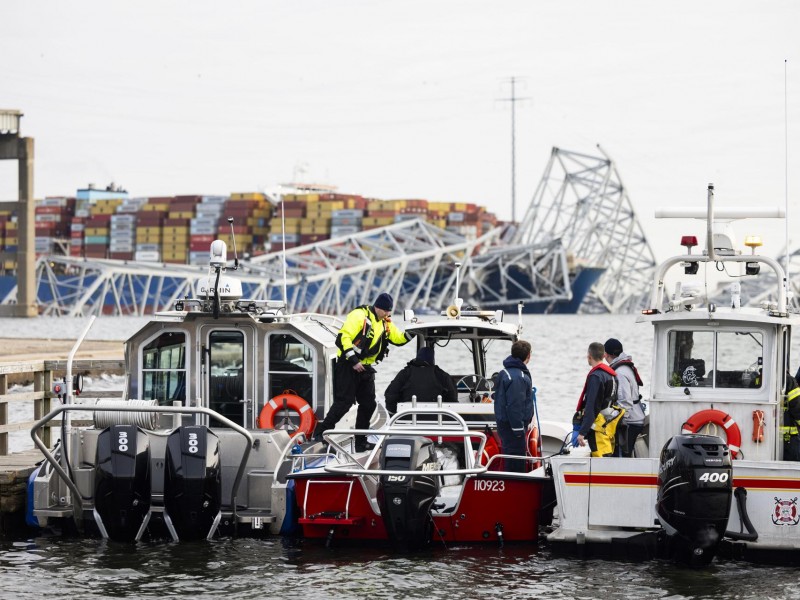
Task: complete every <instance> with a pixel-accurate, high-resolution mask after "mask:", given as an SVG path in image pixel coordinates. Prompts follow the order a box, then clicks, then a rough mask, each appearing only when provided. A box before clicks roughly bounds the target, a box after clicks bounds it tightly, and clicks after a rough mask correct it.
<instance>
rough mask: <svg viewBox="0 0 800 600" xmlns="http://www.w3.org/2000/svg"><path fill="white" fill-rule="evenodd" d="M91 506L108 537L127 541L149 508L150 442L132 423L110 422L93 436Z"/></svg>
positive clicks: (138, 526)
mask: <svg viewBox="0 0 800 600" xmlns="http://www.w3.org/2000/svg"><path fill="white" fill-rule="evenodd" d="M95 465H96V466H95V470H94V499H95V500H94V505H95V510H96V511H97V515H99V517H100V521H101V522H102V527H103V528H105V530H106V533H107V534H108V537H109V538H110V539H112V540H115V541H119V542H131V541H133V540H135V539H136V534H137V533H138V531H139V529H140V528H141V526H142V522H143V521H144V518H145V516H147V513H148V511H149V510H150V443H149V440H148V438H147V434H146V433H145V432H144V431H142V430H141V429H139V428H138V427H136V426H135V425H113V426H111V427H108V428H106V429H104V430H103V431H101V432H100V435H98V436H97V454H96V461H95Z"/></svg>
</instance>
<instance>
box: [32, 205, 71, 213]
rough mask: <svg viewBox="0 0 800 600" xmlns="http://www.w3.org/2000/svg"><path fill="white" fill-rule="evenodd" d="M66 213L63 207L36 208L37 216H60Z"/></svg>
mask: <svg viewBox="0 0 800 600" xmlns="http://www.w3.org/2000/svg"><path fill="white" fill-rule="evenodd" d="M66 212H68V211H67V210H66V207H65V206H37V207H36V214H37V215H60V214H62V213H66Z"/></svg>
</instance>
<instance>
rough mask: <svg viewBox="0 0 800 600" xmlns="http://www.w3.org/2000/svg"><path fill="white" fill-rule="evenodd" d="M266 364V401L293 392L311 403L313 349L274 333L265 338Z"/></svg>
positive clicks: (295, 339)
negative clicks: (267, 349) (267, 360)
mask: <svg viewBox="0 0 800 600" xmlns="http://www.w3.org/2000/svg"><path fill="white" fill-rule="evenodd" d="M267 347H268V348H269V365H268V366H267V381H268V386H269V391H268V396H267V397H268V398H274V397H275V396H277V395H278V394H280V393H282V392H284V391H285V390H292V391H293V392H295V393H296V394H297V395H298V396H300V397H301V398H302V399H303V400H305V401H306V402H308V403H309V404H312V401H313V395H314V386H313V378H314V349H313V348H312V347H311V346H309V345H308V344H306V343H305V342H303V340H301V339H299V338H297V337H295V336H293V335H291V334H288V333H277V334H271V335H269V336H268V337H267Z"/></svg>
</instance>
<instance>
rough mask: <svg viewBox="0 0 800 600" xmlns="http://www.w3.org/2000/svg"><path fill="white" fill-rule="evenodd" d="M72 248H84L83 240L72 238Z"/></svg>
mask: <svg viewBox="0 0 800 600" xmlns="http://www.w3.org/2000/svg"><path fill="white" fill-rule="evenodd" d="M69 245H70V246H83V238H70V239H69Z"/></svg>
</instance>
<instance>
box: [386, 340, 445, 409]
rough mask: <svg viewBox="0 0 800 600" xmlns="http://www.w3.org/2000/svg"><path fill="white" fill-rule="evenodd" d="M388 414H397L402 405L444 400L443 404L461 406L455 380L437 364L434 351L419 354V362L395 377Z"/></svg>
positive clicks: (389, 391) (388, 390) (426, 349)
mask: <svg viewBox="0 0 800 600" xmlns="http://www.w3.org/2000/svg"><path fill="white" fill-rule="evenodd" d="M384 396H385V398H386V410H388V411H389V414H390V415H394V414H395V413H396V412H397V403H398V402H411V397H412V396H416V397H417V402H436V397H437V396H441V397H442V401H443V402H458V395H457V393H456V386H455V384H454V383H453V378H452V377H450V375H448V374H447V373H445V372H444V371H443V370H442V369H440V368H439V367H437V366H436V365H435V364H434V352H433V348H430V347H428V346H425V347H423V348H420V349H419V352H417V358H415V359H414V360H412V361H410V362H409V363H408V364H407V365H406V366H405V367H403V369H402V370H401V371H400V372H399V373H398V374H397V375H396V376H395V378H394V379H393V380H392V383H390V384H389V387H387V388H386V393H385V394H384Z"/></svg>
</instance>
